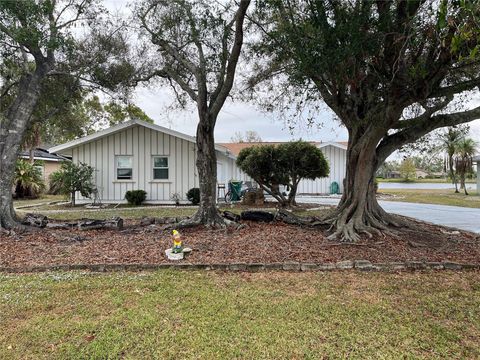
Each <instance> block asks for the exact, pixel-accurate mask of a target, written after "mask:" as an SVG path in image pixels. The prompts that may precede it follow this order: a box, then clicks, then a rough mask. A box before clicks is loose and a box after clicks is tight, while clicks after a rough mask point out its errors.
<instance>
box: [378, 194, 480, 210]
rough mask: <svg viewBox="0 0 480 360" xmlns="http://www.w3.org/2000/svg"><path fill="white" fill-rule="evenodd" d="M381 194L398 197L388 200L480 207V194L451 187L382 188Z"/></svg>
mask: <svg viewBox="0 0 480 360" xmlns="http://www.w3.org/2000/svg"><path fill="white" fill-rule="evenodd" d="M378 192H379V194H392V195H395V196H396V197H392V198H388V199H385V200H388V201H404V202H413V203H421V204H439V205H451V206H463V207H470V208H480V196H478V195H476V193H475V192H474V191H471V193H472V194H471V195H468V196H467V195H465V194H464V193H463V192H460V193H458V194H456V193H455V191H454V190H450V189H435V190H433V189H432V190H430V189H429V190H426V189H381V190H379V191H378Z"/></svg>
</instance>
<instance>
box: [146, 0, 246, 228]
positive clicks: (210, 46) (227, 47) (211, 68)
mask: <svg viewBox="0 0 480 360" xmlns="http://www.w3.org/2000/svg"><path fill="white" fill-rule="evenodd" d="M249 4H250V0H241V1H239V3H238V5H237V4H235V3H234V2H233V1H231V2H226V3H224V4H221V3H214V2H209V1H189V0H146V1H145V2H144V3H143V4H142V5H141V6H140V7H139V8H138V9H137V15H138V18H139V19H140V22H141V28H142V29H143V31H144V32H145V33H146V35H147V37H148V38H149V40H150V41H151V43H152V44H153V46H154V47H155V50H156V52H155V55H154V56H153V61H152V63H151V64H148V66H145V68H144V69H143V72H144V74H143V76H142V77H140V78H139V79H138V80H139V81H148V80H150V79H162V80H164V81H167V83H168V84H170V85H171V86H172V87H173V89H174V91H175V93H176V94H177V96H178V99H179V100H180V102H184V101H185V97H187V99H189V100H190V101H192V102H193V103H194V104H195V105H196V110H197V115H198V126H197V133H196V145H197V161H196V165H197V169H198V175H199V180H200V181H199V183H200V204H199V205H200V206H199V209H198V211H197V213H196V214H195V215H194V216H193V218H192V219H190V220H189V221H187V222H185V223H184V224H182V225H195V224H205V225H210V226H221V227H223V226H225V221H224V219H223V218H222V217H221V216H220V214H219V212H218V209H217V207H216V180H217V158H216V153H215V140H214V129H215V124H216V121H217V117H218V114H219V113H220V111H221V109H222V107H223V105H224V103H225V101H226V99H227V97H228V96H229V94H230V91H231V89H232V87H233V83H234V78H235V72H236V69H237V63H238V60H239V57H240V52H241V49H242V45H243V37H244V35H243V33H244V20H245V15H246V12H247V9H248V6H249Z"/></svg>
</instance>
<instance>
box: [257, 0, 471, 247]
mask: <svg viewBox="0 0 480 360" xmlns="http://www.w3.org/2000/svg"><path fill="white" fill-rule="evenodd" d="M255 22H256V24H257V26H258V29H259V31H260V32H261V33H262V34H263V36H262V43H261V46H260V47H259V50H260V51H261V52H262V54H263V55H264V56H265V59H267V60H268V66H266V67H265V68H264V72H263V73H260V75H259V76H258V77H257V78H259V79H262V78H264V77H266V76H267V75H268V74H276V73H282V74H286V75H287V76H288V80H289V85H292V84H293V85H295V86H297V87H298V88H303V89H305V91H306V92H307V93H308V94H309V98H310V99H317V100H318V101H319V100H320V99H321V100H322V101H323V102H325V104H327V105H328V106H329V107H330V108H331V109H332V110H333V112H334V113H335V114H336V115H337V117H338V118H339V120H340V121H341V122H342V124H343V125H344V126H345V127H346V128H347V130H348V134H349V140H348V149H347V172H346V179H345V191H344V193H343V196H342V199H341V201H340V204H339V206H338V207H337V209H336V211H335V212H333V213H332V214H331V215H330V216H329V217H328V218H326V219H325V220H326V222H328V223H331V224H332V225H333V226H334V229H335V231H334V233H333V234H332V236H331V238H339V239H341V240H344V241H355V240H357V239H358V238H359V234H361V233H366V234H369V235H371V234H372V233H380V232H381V231H389V230H390V229H391V227H392V226H401V225H402V222H401V220H400V219H398V218H394V217H393V216H391V215H389V214H387V213H386V212H385V211H384V210H383V209H382V208H381V207H380V206H379V204H378V202H377V200H376V197H375V190H374V189H375V184H374V180H375V179H374V177H375V172H376V170H377V169H378V168H379V166H380V165H381V164H382V163H383V162H384V161H385V159H386V158H387V157H388V156H389V155H391V154H392V153H393V152H394V151H396V150H397V149H399V148H400V147H401V146H403V145H405V144H407V143H410V142H414V141H416V140H417V139H419V138H420V137H422V136H423V135H425V134H427V133H429V132H430V131H432V130H434V129H436V128H440V127H445V126H452V125H456V124H461V123H466V122H469V121H472V120H474V119H478V118H480V107H471V108H468V107H463V108H462V106H463V104H462V103H460V102H458V101H457V99H458V96H457V95H458V94H463V93H466V92H469V91H475V92H473V94H474V95H473V96H475V97H477V98H478V91H477V89H478V87H479V85H480V72H479V70H480V56H479V54H480V7H479V6H478V2H474V1H455V0H451V1H450V0H441V1H440V0H438V1H437V0H411V1H406V0H392V1H387V0H385V1H384V0H381V1H371V0H351V1H336V0H288V1H281V0H264V1H260V2H259V7H258V13H257V17H256V20H255ZM466 103H468V102H466ZM453 104H455V106H452V105H453Z"/></svg>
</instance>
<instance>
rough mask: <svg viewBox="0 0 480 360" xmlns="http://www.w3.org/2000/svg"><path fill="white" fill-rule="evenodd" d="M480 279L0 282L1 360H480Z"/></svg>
mask: <svg viewBox="0 0 480 360" xmlns="http://www.w3.org/2000/svg"><path fill="white" fill-rule="evenodd" d="M479 284H480V273H478V272H441V273H440V272H428V273H426V272H425V273H419V272H417V273H402V274H389V273H386V274H385V273H359V272H332V273H278V272H270V273H257V274H242V273H239V274H233V273H215V272H182V271H178V272H173V271H159V272H153V273H114V274H88V273H80V272H69V273H46V274H36V275H0V323H1V326H2V331H1V332H0V358H4V359H42V358H49V359H50V358H57V359H85V358H91V359H107V358H112V359H113V358H127V359H149V358H156V359H178V358H189V359H231V358H248V359H279V358H288V359H299V358H302V359H303V358H307V359H314V358H358V359H367V358H369V359H375V358H382V359H398V358H445V359H446V358H470V359H473V358H479V357H480V345H479V344H480V285H479Z"/></svg>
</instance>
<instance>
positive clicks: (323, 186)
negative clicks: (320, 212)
mask: <svg viewBox="0 0 480 360" xmlns="http://www.w3.org/2000/svg"><path fill="white" fill-rule="evenodd" d="M321 150H322V152H323V154H324V155H325V158H326V159H327V161H328V165H329V166H330V173H329V175H328V176H327V177H325V178H320V179H315V180H302V181H300V183H299V185H298V194H329V193H330V185H331V184H332V182H334V181H336V182H337V183H338V185H339V186H340V192H343V179H344V178H345V164H346V153H347V152H346V151H345V150H343V149H340V148H338V147H336V146H331V145H328V146H325V147H323V148H321Z"/></svg>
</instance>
